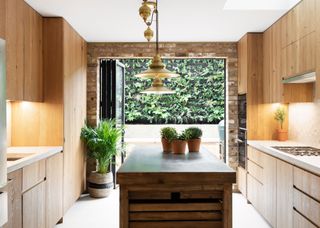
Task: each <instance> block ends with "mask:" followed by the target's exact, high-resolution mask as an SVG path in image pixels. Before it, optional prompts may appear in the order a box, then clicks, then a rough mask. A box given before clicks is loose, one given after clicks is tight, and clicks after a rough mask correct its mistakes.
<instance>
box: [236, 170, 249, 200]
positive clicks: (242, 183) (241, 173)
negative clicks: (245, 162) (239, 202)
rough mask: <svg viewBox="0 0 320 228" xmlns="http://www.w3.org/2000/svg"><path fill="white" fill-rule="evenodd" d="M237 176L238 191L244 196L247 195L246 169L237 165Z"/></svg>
mask: <svg viewBox="0 0 320 228" xmlns="http://www.w3.org/2000/svg"><path fill="white" fill-rule="evenodd" d="M237 177H238V181H237V182H238V187H239V191H240V192H241V193H242V195H244V197H247V171H246V170H245V169H244V168H242V167H240V166H239V167H238V172H237Z"/></svg>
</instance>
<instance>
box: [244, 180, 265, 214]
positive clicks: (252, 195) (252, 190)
mask: <svg viewBox="0 0 320 228" xmlns="http://www.w3.org/2000/svg"><path fill="white" fill-rule="evenodd" d="M247 178H248V179H247V181H248V182H247V184H248V185H247V197H248V200H249V201H250V202H251V203H252V205H253V206H254V207H255V208H256V209H257V210H258V211H259V212H260V213H261V212H262V207H263V202H262V200H263V189H262V187H263V186H262V184H261V183H259V181H257V180H256V179H254V177H252V176H251V175H250V174H248V175H247Z"/></svg>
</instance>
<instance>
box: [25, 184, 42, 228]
mask: <svg viewBox="0 0 320 228" xmlns="http://www.w3.org/2000/svg"><path fill="white" fill-rule="evenodd" d="M22 202H23V209H22V211H23V212H22V215H23V216H22V217H23V228H44V227H45V223H46V222H45V219H46V212H45V202H46V199H45V181H43V182H41V183H40V184H38V185H37V186H35V187H33V188H31V189H30V190H29V191H27V192H25V193H24V194H23V195H22Z"/></svg>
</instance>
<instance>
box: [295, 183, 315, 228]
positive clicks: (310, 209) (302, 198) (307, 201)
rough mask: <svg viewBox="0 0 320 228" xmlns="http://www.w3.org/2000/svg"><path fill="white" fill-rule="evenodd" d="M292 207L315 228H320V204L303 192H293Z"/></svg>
mask: <svg viewBox="0 0 320 228" xmlns="http://www.w3.org/2000/svg"><path fill="white" fill-rule="evenodd" d="M293 206H294V207H295V209H296V210H297V211H298V212H300V213H301V214H302V215H304V216H305V217H306V218H308V219H309V220H310V221H312V222H313V223H314V224H316V225H317V226H320V213H319V211H320V203H319V202H317V201H315V200H313V199H312V198H310V197H309V196H307V195H306V194H304V193H303V192H301V191H299V190H297V189H294V190H293Z"/></svg>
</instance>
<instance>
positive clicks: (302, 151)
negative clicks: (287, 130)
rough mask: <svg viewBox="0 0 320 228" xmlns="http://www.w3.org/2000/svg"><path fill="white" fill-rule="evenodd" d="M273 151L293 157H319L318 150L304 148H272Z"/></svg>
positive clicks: (319, 151) (319, 150) (319, 152)
mask: <svg viewBox="0 0 320 228" xmlns="http://www.w3.org/2000/svg"><path fill="white" fill-rule="evenodd" d="M272 148H274V149H277V150H280V151H281V152H284V153H288V154H291V155H295V156H320V149H318V148H314V147H305V146H274V147H272Z"/></svg>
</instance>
